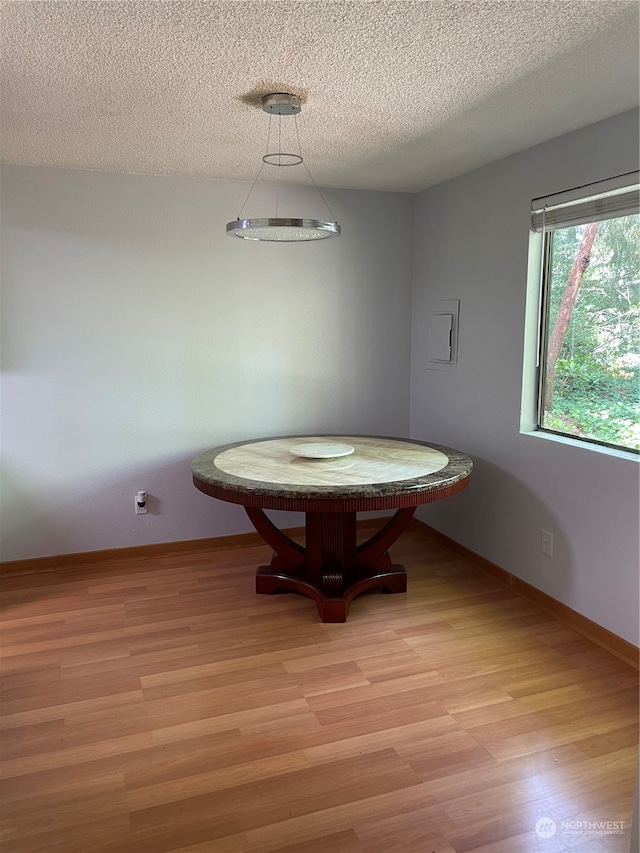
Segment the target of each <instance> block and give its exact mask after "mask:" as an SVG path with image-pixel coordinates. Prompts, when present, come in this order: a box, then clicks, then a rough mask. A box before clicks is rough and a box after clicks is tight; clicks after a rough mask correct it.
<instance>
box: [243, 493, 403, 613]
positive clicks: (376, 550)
mask: <svg viewBox="0 0 640 853" xmlns="http://www.w3.org/2000/svg"><path fill="white" fill-rule="evenodd" d="M246 512H247V515H248V516H249V518H250V519H251V521H252V523H253V525H254V527H255V528H256V530H257V531H258V533H260V535H261V536H262V538H263V539H264V540H265V542H267V544H269V545H271V547H272V548H273V549H274V554H273V557H272V559H271V563H270V565H269V566H260V568H259V569H258V571H257V573H256V592H257V593H260V594H265V595H271V594H273V593H275V592H278V591H290V592H299V593H302V594H303V595H307V596H309V598H312V599H313V600H314V601H315V602H316V605H317V607H318V613H319V614H320V619H321V620H322V621H323V622H345V621H346V619H347V616H348V614H349V606H350V604H351V602H352V601H353V599H354V598H355V597H356V595H360V593H362V592H366V591H367V590H369V589H374V588H377V587H382V588H383V589H385V590H386V591H387V592H406V591H407V576H406V573H405V570H404V568H403V567H402V566H398V565H393V564H392V562H391V559H390V557H389V554H388V553H387V548H389V547H390V545H391V544H392V543H393V542H395V541H396V539H397V538H398V536H400V534H401V533H402V531H403V530H404V529H405V528H406V526H407V524H408V523H409V521H410V520H411V517H412V516H413V513H414V512H415V507H407V508H403V509H399V510H398V511H397V512H396V514H395V515H394V516H393V517H392V518H391V519H390V520H389V521H388V522H387V524H386V525H385V526H384V527H383V528H382V529H381V530H380V531H379V532H378V533H376V534H375V535H374V536H372V537H371V538H370V539H368V540H367V541H366V542H363V543H362V544H361V545H357V544H356V535H357V530H356V513H355V512H343V513H340V512H326V513H323V512H316V513H306V528H305V530H306V542H305V544H306V547H304V548H303V547H302V546H301V545H299V544H298V543H297V542H294V541H293V540H292V539H289V537H287V536H285V534H284V533H282V532H281V531H280V530H278V528H277V527H276V526H275V525H274V524H273V523H272V522H271V521H270V520H269V519H268V518H267V516H266V515H265V513H264V512H263V511H262V510H261V509H256V508H251V507H246Z"/></svg>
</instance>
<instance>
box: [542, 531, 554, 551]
mask: <svg viewBox="0 0 640 853" xmlns="http://www.w3.org/2000/svg"><path fill="white" fill-rule="evenodd" d="M540 533H541V535H540V550H541V551H542V553H543V554H546V555H547V557H553V533H552V532H551V531H550V530H542V531H540Z"/></svg>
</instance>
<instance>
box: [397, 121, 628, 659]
mask: <svg viewBox="0 0 640 853" xmlns="http://www.w3.org/2000/svg"><path fill="white" fill-rule="evenodd" d="M637 168H638V113H637V111H633V112H630V113H625V114H622V115H620V116H616V117H614V118H613V119H610V120H608V121H605V122H601V123H598V124H595V125H592V126H591V127H587V128H585V129H584V130H581V131H577V132H575V133H572V134H568V135H567V136H563V137H559V138H557V139H555V140H553V141H551V142H548V143H545V144H543V145H539V146H536V147H535V148H532V149H529V150H527V151H523V152H521V153H519V154H516V155H514V156H512V157H509V158H507V159H505V160H501V161H499V162H496V163H493V164H491V165H489V166H486V167H484V168H482V169H479V170H477V171H474V172H472V173H469V174H467V175H464V176H462V177H460V178H458V179H456V180H453V181H450V182H447V183H445V184H441V185H440V186H438V187H435V188H433V189H432V190H428V191H426V192H424V193H422V194H421V195H420V196H419V197H418V198H417V203H416V212H415V231H414V246H415V255H414V296H413V331H412V367H411V435H412V436H413V437H415V438H420V439H422V438H426V439H430V440H432V441H436V442H441V443H443V444H451V445H453V446H454V447H458V448H460V449H462V450H464V451H466V452H467V453H469V454H470V455H471V456H472V457H473V458H474V460H475V465H476V468H475V473H474V475H473V477H472V481H471V485H470V486H469V488H468V489H467V490H466V491H465V492H463V493H462V494H461V495H459V496H456V497H455V498H454V499H452V500H450V501H444V502H442V503H440V504H437V505H433V506H431V507H429V508H426V509H424V510H421V511H420V516H421V518H423V519H424V520H425V521H427V522H428V523H430V524H432V525H433V526H435V527H436V528H438V529H440V530H441V531H443V532H444V533H446V534H447V535H449V536H451V537H452V538H454V539H455V540H457V541H459V542H461V543H462V544H464V545H466V546H467V547H468V548H471V549H472V550H474V551H476V552H477V553H479V554H481V555H482V556H484V557H486V558H487V559H489V560H492V561H493V562H495V563H497V564H498V565H499V566H501V567H502V568H503V569H506V570H507V571H509V572H512V573H513V574H514V575H517V576H518V577H520V578H522V579H523V580H525V581H527V582H528V583H530V584H532V585H533V586H535V587H537V588H538V589H541V590H543V591H544V592H546V593H548V594H549V595H551V596H553V597H554V598H556V599H558V600H559V601H562V602H564V603H565V604H567V605H568V606H569V607H572V608H573V609H575V610H577V611H578V612H579V613H582V614H584V615H585V616H587V617H588V618H590V619H593V620H594V621H595V622H597V623H599V624H601V625H603V626H605V627H606V628H609V629H610V630H611V631H613V632H615V633H616V634H618V635H620V636H622V637H624V638H625V639H627V640H629V641H630V642H633V643H636V644H637V643H638V562H639V559H638V558H639V555H638V545H639V537H638V518H639V507H638V492H639V482H640V481H639V475H638V462H637V458H632V457H630V456H627V457H626V458H625V457H624V455H620V454H619V455H615V454H608V453H606V452H601V451H599V450H594V449H591V448H589V447H586V446H575V445H572V444H571V443H562V442H558V441H553V440H545V439H542V438H539V437H533V436H531V435H527V434H523V433H522V432H521V430H520V423H521V401H522V388H523V341H524V338H525V303H526V296H527V254H528V241H529V211H530V202H531V199H532V198H535V197H537V196H543V195H547V194H550V193H553V192H556V191H560V190H563V189H568V188H570V187H574V186H580V185H582V184H586V183H589V182H593V181H597V180H601V179H604V178H608V177H611V176H613V175H617V174H622V173H624V172H627V171H632V170H634V169H637ZM433 299H460V342H459V361H458V364H457V365H456V367H455V368H454V369H453V370H451V371H449V372H447V371H442V370H432V369H428V366H427V352H428V351H427V346H428V340H427V329H428V316H429V305H430V302H431V301H432V300H433ZM530 319H534V318H533V317H531V318H530ZM529 331H531V329H529ZM528 379H529V377H527V380H528ZM542 528H545V529H547V530H551V531H552V532H553V533H554V540H555V541H554V552H555V553H554V556H553V557H552V558H549V557H546V556H544V555H543V554H541V552H540V531H541V529H542Z"/></svg>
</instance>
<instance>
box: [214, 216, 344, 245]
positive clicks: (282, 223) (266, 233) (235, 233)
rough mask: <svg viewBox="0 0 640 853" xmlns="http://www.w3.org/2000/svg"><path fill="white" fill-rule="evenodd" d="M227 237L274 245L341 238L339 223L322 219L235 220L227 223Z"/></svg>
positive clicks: (275, 218)
mask: <svg viewBox="0 0 640 853" xmlns="http://www.w3.org/2000/svg"><path fill="white" fill-rule="evenodd" d="M226 230H227V237H239V238H240V239H243V240H256V241H262V242H272V243H301V242H305V241H310V240H325V239H327V238H328V237H339V236H340V226H339V225H338V223H337V222H325V221H324V220H321V219H284V218H277V217H271V218H265V219H234V220H233V222H227V229H226Z"/></svg>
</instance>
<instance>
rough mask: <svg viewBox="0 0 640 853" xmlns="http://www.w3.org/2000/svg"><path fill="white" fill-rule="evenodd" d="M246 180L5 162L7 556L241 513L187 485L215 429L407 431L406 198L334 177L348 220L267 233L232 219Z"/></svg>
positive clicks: (84, 545) (195, 527)
mask: <svg viewBox="0 0 640 853" xmlns="http://www.w3.org/2000/svg"><path fill="white" fill-rule="evenodd" d="M247 190H248V187H247V185H246V184H242V183H234V182H217V181H203V180H189V179H181V178H161V177H143V176H135V175H119V174H103V173H99V172H81V171H67V170H56V169H36V168H17V167H5V168H4V169H3V171H2V217H1V225H2V300H3V302H2V324H3V327H2V380H3V392H2V393H3V398H2V410H1V413H2V492H1V498H2V506H1V511H0V517H1V519H2V530H1V542H2V557H1V558H2V559H4V560H11V559H20V558H28V557H37V556H41V555H49V554H64V553H71V552H76V551H85V550H95V549H104V548H117V547H124V546H129V545H135V544H143V543H150V542H167V541H173V540H183V539H191V538H198V537H205V536H218V535H224V534H229V533H235V532H240V531H244V530H249V529H251V525H250V524H249V522H248V520H247V519H246V516H245V514H244V512H243V510H242V509H241V508H240V507H237V506H232V505H230V504H223V503H221V502H219V501H214V500H212V499H211V498H207V497H205V496H204V495H202V494H201V493H200V492H198V491H197V490H196V489H195V488H194V487H193V485H192V483H191V476H190V461H191V458H192V457H193V456H194V455H195V454H196V453H197V452H199V451H201V450H203V449H205V448H207V447H211V446H214V445H216V444H222V443H226V442H230V441H237V440H240V439H242V438H255V437H260V436H268V435H283V434H288V433H304V432H308V431H311V432H315V431H325V432H341V431H344V432H368V433H381V434H391V435H393V434H398V435H407V434H408V430H409V359H410V343H409V342H410V331H411V250H412V247H411V240H412V230H411V224H412V210H413V199H412V197H411V196H409V195H405V194H387V193H367V192H347V191H328V192H327V194H326V195H327V198H328V200H329V203H330V205H331V207H332V209H333V211H334V213H335V215H336V216H337V218H338V220H339V221H340V223H341V225H342V227H343V232H344V236H343V237H342V238H340V239H337V240H330V241H323V242H321V243H317V244H311V245H309V244H303V245H272V244H262V243H261V244H257V243H245V242H241V241H239V240H235V241H234V240H231V239H230V238H228V237H226V236H225V233H224V226H225V222H226V221H227V220H229V219H233V218H234V216H235V215H236V213H237V211H238V210H239V209H240V207H241V205H242V202H243V201H244V199H245V197H246V194H247ZM295 192H296V193H299V194H300V195H304V194H305V193H308V194H309V196H310V197H309V198H308V199H304V198H301V201H300V204H301V209H303V210H308V209H309V207H307V204H308V203H310V202H313V201H314V200H315V199H313V198H312V197H311V195H312V193H313V191H309V190H305V189H303V188H301V189H299V190H296V191H295ZM139 489H146V490H147V492H148V493H149V494H150V496H151V498H150V508H151V513H150V514H149V515H148V516H138V517H135V516H134V512H133V500H134V495H135V493H136V492H137V491H138V490H139ZM301 520H302V519H301V517H300V516H299V515H293V516H291V517H290V518H287V519H279V521H280V522H281V523H289V524H299V523H301Z"/></svg>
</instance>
